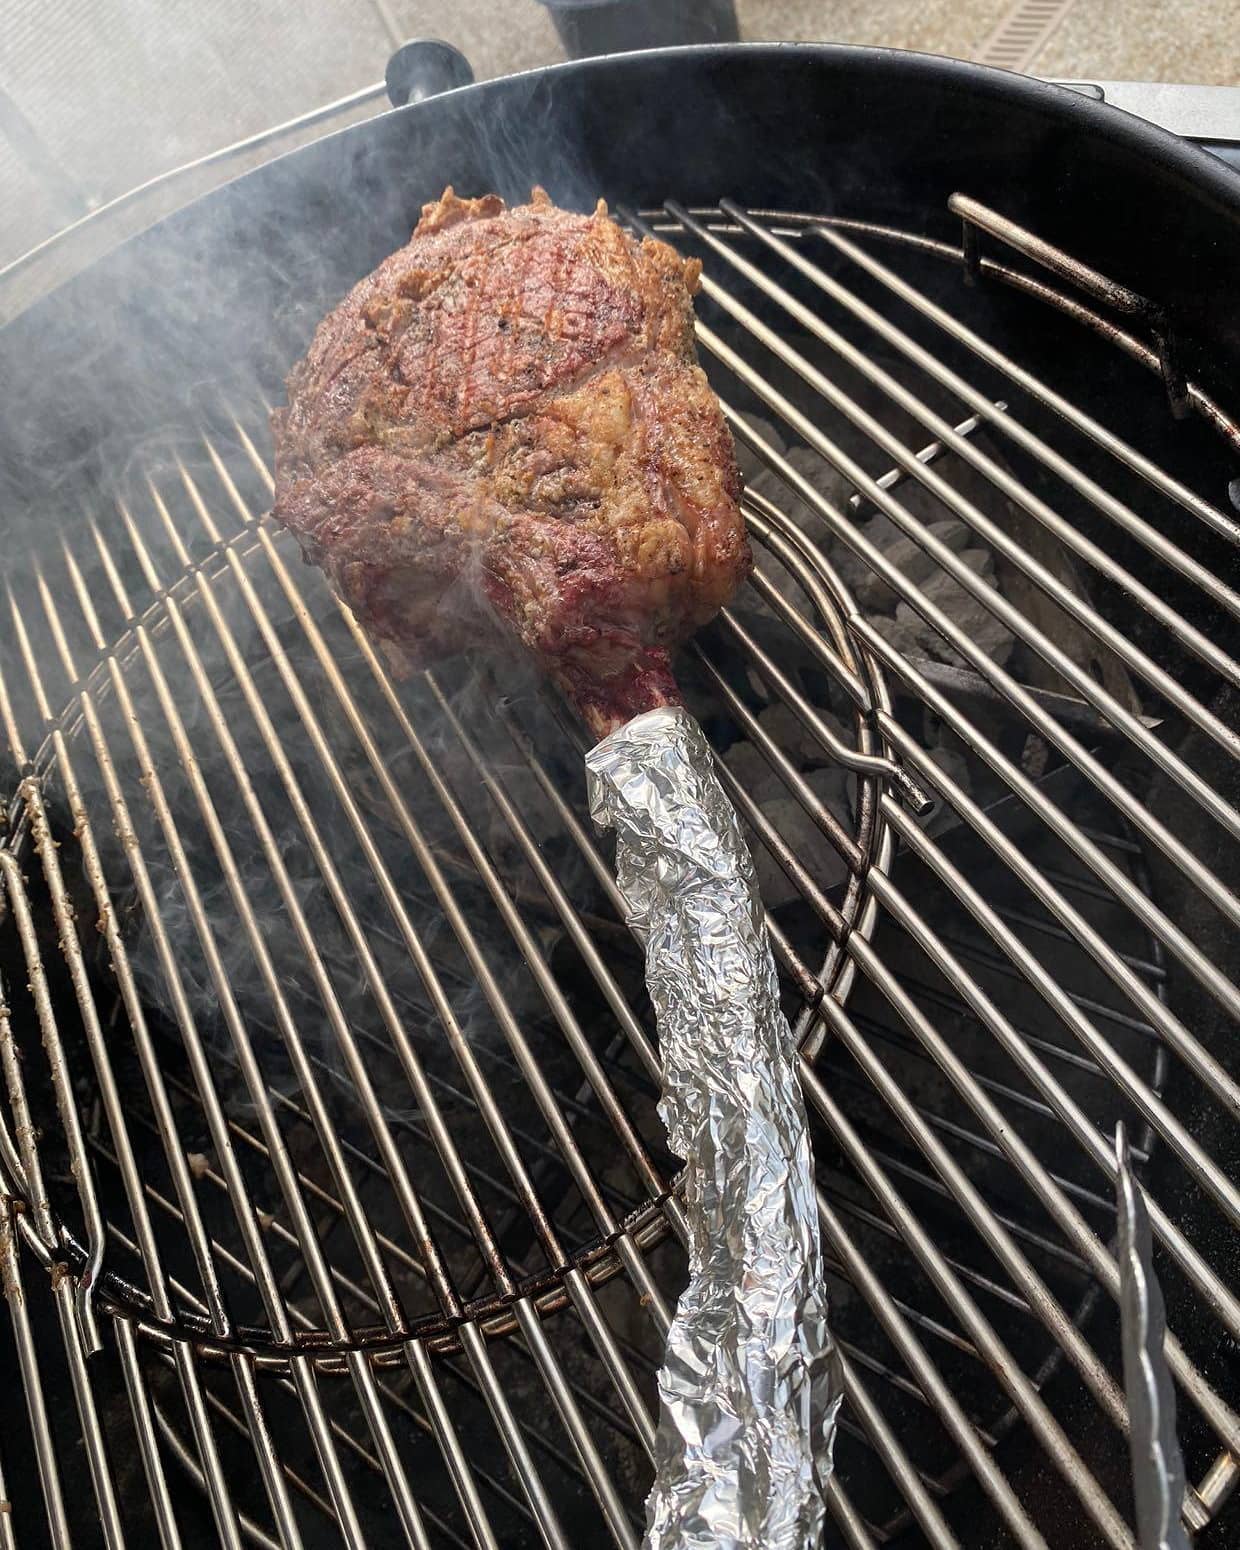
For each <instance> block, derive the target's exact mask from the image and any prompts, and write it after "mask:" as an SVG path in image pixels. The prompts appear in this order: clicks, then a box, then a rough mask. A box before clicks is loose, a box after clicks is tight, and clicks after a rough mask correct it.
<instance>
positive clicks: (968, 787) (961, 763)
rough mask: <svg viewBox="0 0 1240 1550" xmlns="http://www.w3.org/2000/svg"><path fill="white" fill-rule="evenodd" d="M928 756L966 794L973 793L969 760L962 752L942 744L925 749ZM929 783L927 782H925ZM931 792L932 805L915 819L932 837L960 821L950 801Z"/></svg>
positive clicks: (952, 827) (935, 792)
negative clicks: (932, 797)
mask: <svg viewBox="0 0 1240 1550" xmlns="http://www.w3.org/2000/svg"><path fill="white" fill-rule="evenodd" d="M927 753H928V754H929V757H930V758H931V759H932V760H933V761H934V763H935V764H937V765H938V767H939V768H940V769H941V770H942V771H943V772H944V774H946V775H948V776H950V777H951V779H952V780H954V781H955V782H956V784H957V785H958V786H959V787H961V789H962V790H963V791H964V793H965V795H966V796H971V795H972V794H973V781H972V778H971V776H970V774H969V762H968V760H967V759H966V758H965V757H964V755H963V754H962V753H959V752H958V751H957V750H956V749H955V748H947V747H945V746H944V745H943V744H941V743H940V744H939V745H938V746H937V747H934V748H930V749H928V750H927ZM927 785H929V782H927ZM931 794H932V795H933V796H934V798H935V803H934V806H933V807H932V808H931V809H930V811H929V812H928V813H926V814H924V815H923V816H922V817H921V818H920V819H918V820H917V821H918V822H919V823H920V824H921V826H922V828H923V829H924V830H925V831H926V833H927V834H929V835H930V836H931V837H932V838H937V836H938V835H940V834H944V833H946V832H947V830H948V829H954V828H955V827H956V825H957V824H958V823H960V822H961V819H960V817H959V815H958V814H957V812H956V810H955V808H954V807H952V805H951V803H950V802H948V801H947V800H946V798H944V797H942V796H940V795H939V793H938V792H937V791H934V790H933V789H932V788H931Z"/></svg>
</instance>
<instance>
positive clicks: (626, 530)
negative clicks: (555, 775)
mask: <svg viewBox="0 0 1240 1550" xmlns="http://www.w3.org/2000/svg"><path fill="white" fill-rule="evenodd" d="M697 279H698V266H697V265H696V263H694V262H686V261H685V260H683V259H681V258H680V257H678V256H677V255H676V254H675V253H674V252H673V251H672V250H671V248H669V247H667V246H666V245H665V244H663V243H661V242H655V241H652V240H650V239H646V240H645V241H643V242H641V243H640V244H639V243H637V242H636V241H634V240H633V239H632V238H631V237H629V236H627V235H626V234H625V233H624V232H622V231H621V230H620V228H619V227H618V226H617V225H616V224H615V222H614V221H612V220H611V219H610V218H609V217H608V215H607V212H606V208H605V206H603V205H602V204H601V203H600V205H599V208H598V209H597V211H596V212H595V213H594V214H593V215H590V216H583V215H574V214H570V213H569V212H567V211H564V210H559V209H557V208H556V207H555V206H554V205H552V204H551V202H550V200H549V199H548V198H547V196H546V194H544V193H543V192H542V190H541V189H536V190H535V191H534V194H533V196H532V198H531V202H530V203H529V204H528V205H523V206H521V207H519V208H517V209H512V210H507V209H505V207H504V205H503V203H502V201H501V200H499V199H498V198H497V197H495V196H494V195H492V196H489V197H487V198H484V199H467V200H462V199H458V198H456V196H455V195H454V194H453V192H452V190H451V189H448V190H447V191H446V193H445V194H444V196H443V198H442V199H440V200H439V201H437V202H436V203H435V204H433V205H427V206H426V207H425V209H424V211H423V215H422V219H421V221H420V222H419V224H418V228H417V230H416V231H415V232H414V235H413V239H412V241H411V242H410V243H409V244H408V245H407V246H406V247H404V248H402V249H401V250H400V251H399V252H398V253H394V254H393V255H392V256H391V257H390V258H388V259H386V260H385V261H384V262H383V263H382V264H380V266H379V267H378V269H376V270H375V272H374V273H373V274H372V275H370V276H369V277H368V278H367V279H365V280H363V281H361V283H360V284H359V285H357V286H356V287H355V288H354V289H353V291H352V292H351V293H350V294H349V295H348V296H347V297H346V298H345V300H344V301H343V302H341V303H340V305H339V306H338V307H337V308H336V309H335V311H334V312H332V313H331V314H330V315H329V316H328V317H327V318H325V319H324V321H323V322H322V323H321V324H320V325H319V328H318V331H317V333H316V334H315V337H314V340H313V342H312V344H311V346H310V349H309V351H308V352H307V354H306V357H305V359H304V360H302V361H301V362H300V363H299V364H298V365H297V366H296V367H295V368H294V369H293V371H292V373H291V375H290V376H289V379H288V408H287V409H284V410H281V411H277V413H276V414H275V415H273V417H272V429H273V433H274V437H275V444H276V498H275V505H274V515H275V517H276V518H277V519H278V520H279V521H281V522H283V523H284V524H285V525H286V526H287V527H288V528H290V529H291V530H292V531H293V532H294V533H295V534H296V535H297V537H298V539H299V541H300V543H301V547H302V550H303V553H304V554H305V556H306V558H307V559H309V560H311V561H313V562H315V563H317V564H319V565H321V566H322V567H323V569H324V570H325V571H326V572H327V574H328V576H329V578H330V579H331V581H332V583H333V585H334V586H335V587H336V588H337V590H338V591H339V592H340V594H341V595H342V596H343V597H344V598H345V600H346V601H347V602H348V603H349V605H350V606H351V607H352V609H353V610H354V612H355V614H356V615H357V617H358V618H359V620H361V622H362V623H363V624H364V625H365V626H366V627H367V628H368V629H369V630H370V632H371V633H372V634H373V636H374V637H375V638H376V639H377V640H378V641H380V642H381V643H382V645H383V646H384V648H385V650H386V651H387V653H388V655H389V657H390V658H391V660H392V661H393V663H394V664H395V665H396V666H397V667H398V668H405V667H409V666H421V665H425V664H426V663H428V662H430V661H432V660H434V658H436V657H438V656H443V655H445V654H448V653H452V652H455V651H458V650H461V649H462V648H465V647H473V646H475V645H478V644H480V643H483V642H484V641H485V638H486V637H488V636H491V637H492V638H493V637H494V633H495V631H496V625H497V623H498V625H499V626H500V628H501V629H504V628H506V629H507V630H509V631H511V632H513V633H515V635H516V636H517V638H518V639H519V640H520V641H521V643H522V644H523V645H524V646H525V647H526V648H527V649H528V650H529V651H530V652H532V653H533V654H534V656H535V657H536V658H537V659H538V660H539V661H540V662H541V663H542V665H543V666H544V667H545V668H546V670H547V671H548V672H550V673H551V674H552V676H553V677H554V678H555V679H556V680H557V681H558V682H559V683H560V684H561V685H562V687H563V688H564V689H565V690H566V691H567V692H568V693H569V695H570V696H571V697H572V699H573V700H574V701H575V703H576V704H577V705H578V707H579V708H580V710H581V711H582V713H583V714H584V715H585V716H586V718H587V720H588V721H589V723H590V725H591V726H592V728H593V729H594V730H595V731H596V732H597V733H598V734H599V735H602V734H603V733H605V732H606V731H608V730H609V729H610V728H611V727H613V726H615V725H619V724H620V723H621V722H623V721H624V720H627V719H628V717H629V716H631V715H634V714H636V713H637V712H638V711H640V710H643V709H648V708H650V707H651V706H653V705H657V704H660V703H665V702H667V701H668V700H674V699H675V698H676V690H675V685H674V682H673V680H672V678H671V673H670V669H669V666H668V655H667V653H668V650H669V649H670V648H671V647H673V646H675V645H676V644H677V643H678V642H679V641H681V640H683V639H684V638H685V637H686V636H687V635H689V634H690V633H692V631H693V630H695V629H697V628H698V627H699V626H700V625H702V624H704V623H705V622H706V621H707V620H709V619H710V618H712V617H713V616H714V614H715V613H716V612H717V611H718V610H719V608H720V607H721V606H722V605H723V604H724V603H725V602H727V600H728V599H729V598H730V597H731V595H732V593H733V592H734V591H735V590H736V588H737V586H738V585H739V583H740V582H741V581H742V580H743V579H744V577H745V576H746V575H747V574H748V570H749V565H750V556H749V548H748V544H747V543H746V540H745V534H744V526H743V522H742V519H741V514H740V508H739V496H740V481H739V476H738V474H737V470H736V462H735V457H734V451H733V446H732V438H731V435H730V434H729V432H728V429H727V426H726V424H725V422H724V419H723V416H722V414H721V412H720V409H719V405H718V402H717V400H716V399H715V396H714V394H713V393H712V392H711V390H710V387H709V386H708V384H707V381H706V378H705V376H704V375H703V373H702V371H701V369H700V368H699V367H698V365H697V361H696V356H695V353H694V345H693V303H692V299H691V298H692V293H693V291H694V290H695V289H696V285H697Z"/></svg>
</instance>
